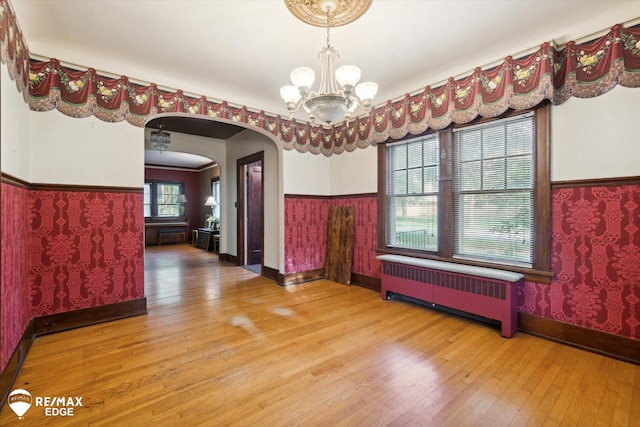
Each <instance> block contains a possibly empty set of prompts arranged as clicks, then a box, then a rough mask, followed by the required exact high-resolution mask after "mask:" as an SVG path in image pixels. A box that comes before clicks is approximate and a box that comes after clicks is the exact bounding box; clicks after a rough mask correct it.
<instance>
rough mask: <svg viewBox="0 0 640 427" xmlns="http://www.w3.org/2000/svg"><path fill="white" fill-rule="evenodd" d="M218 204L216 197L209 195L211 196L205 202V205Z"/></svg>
mask: <svg viewBox="0 0 640 427" xmlns="http://www.w3.org/2000/svg"><path fill="white" fill-rule="evenodd" d="M217 204H218V203H217V202H216V199H214V198H213V196H209V197H208V198H207V201H206V202H204V205H205V206H215V205H217Z"/></svg>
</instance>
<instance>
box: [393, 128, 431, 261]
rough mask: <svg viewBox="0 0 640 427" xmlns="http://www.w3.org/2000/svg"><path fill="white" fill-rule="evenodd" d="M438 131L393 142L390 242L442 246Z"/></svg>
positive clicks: (401, 245) (414, 246) (413, 246)
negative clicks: (439, 221) (408, 139)
mask: <svg viewBox="0 0 640 427" xmlns="http://www.w3.org/2000/svg"><path fill="white" fill-rule="evenodd" d="M439 167H440V165H439V158H438V135H437V134H433V135H429V136H426V137H422V138H416V139H412V140H410V141H403V142H398V143H394V144H390V145H389V147H388V156H387V170H388V171H389V175H388V178H389V179H388V181H387V213H388V216H387V220H388V222H387V242H388V244H389V245H390V246H395V247H399V248H411V249H422V250H428V251H437V250H438V176H439V173H440V172H439Z"/></svg>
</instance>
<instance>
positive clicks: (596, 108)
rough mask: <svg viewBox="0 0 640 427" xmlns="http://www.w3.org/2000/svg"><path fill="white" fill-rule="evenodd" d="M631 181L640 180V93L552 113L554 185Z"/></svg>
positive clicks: (571, 104)
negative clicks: (598, 180) (616, 179)
mask: <svg viewBox="0 0 640 427" xmlns="http://www.w3.org/2000/svg"><path fill="white" fill-rule="evenodd" d="M627 176H640V89H630V88H625V87H621V86H617V87H615V88H614V89H613V90H612V91H610V92H609V93H607V94H604V95H601V96H599V97H596V98H591V99H578V98H571V99H569V100H568V101H567V102H565V103H564V104H562V105H559V106H557V107H553V108H552V110H551V180H552V181H565V180H578V179H589V178H613V177H627Z"/></svg>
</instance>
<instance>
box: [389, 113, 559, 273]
mask: <svg viewBox="0 0 640 427" xmlns="http://www.w3.org/2000/svg"><path fill="white" fill-rule="evenodd" d="M549 115H550V108H549V106H548V105H546V106H542V107H539V108H537V109H535V110H533V111H529V112H525V113H511V114H508V115H506V117H504V118H500V119H495V120H487V119H481V120H478V121H477V123H473V124H470V125H452V126H450V127H449V128H447V129H444V130H441V131H438V132H435V133H431V134H428V135H424V136H420V137H413V138H411V139H406V140H401V141H394V142H389V143H386V144H380V145H379V148H378V150H379V151H378V153H379V156H381V159H384V160H383V161H380V162H379V165H380V171H379V173H380V176H381V179H380V187H379V200H380V206H383V207H384V208H381V209H380V211H379V212H380V217H381V218H379V223H378V224H379V225H378V226H379V233H378V236H379V241H378V246H379V250H380V251H381V252H385V253H397V254H404V255H412V256H417V257H423V258H431V259H440V260H445V261H447V260H448V261H451V262H456V263H463V264H470V265H478V266H487V267H494V268H496V267H497V268H508V269H510V270H513V271H520V272H522V273H524V274H525V275H526V276H527V277H528V278H530V279H534V280H538V281H543V282H544V281H548V280H549V278H550V277H551V273H550V239H551V230H550V222H551V218H550V199H551V196H550V180H549V133H550V129H549ZM505 266H506V267H505Z"/></svg>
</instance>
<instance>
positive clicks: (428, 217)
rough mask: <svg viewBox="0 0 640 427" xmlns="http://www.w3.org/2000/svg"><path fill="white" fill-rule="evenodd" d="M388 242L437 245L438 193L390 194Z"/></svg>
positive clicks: (425, 247) (433, 247) (429, 247)
mask: <svg viewBox="0 0 640 427" xmlns="http://www.w3.org/2000/svg"><path fill="white" fill-rule="evenodd" d="M388 213H389V219H390V223H389V227H388V229H389V230H390V235H389V236H388V239H387V241H388V244H389V245H391V246H397V247H404V248H414V249H423V250H433V251H435V250H437V248H438V196H413V197H393V198H391V199H390V203H389V209H388Z"/></svg>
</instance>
